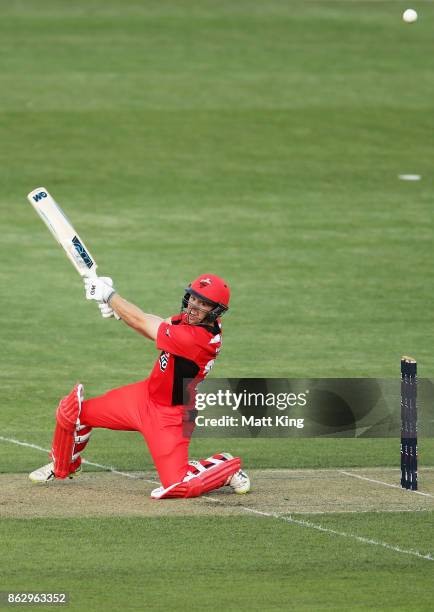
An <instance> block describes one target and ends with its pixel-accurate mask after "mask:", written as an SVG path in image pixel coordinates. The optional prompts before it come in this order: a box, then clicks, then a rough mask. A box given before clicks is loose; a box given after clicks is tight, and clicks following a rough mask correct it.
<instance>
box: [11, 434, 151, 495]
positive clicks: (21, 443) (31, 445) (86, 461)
mask: <svg viewBox="0 0 434 612" xmlns="http://www.w3.org/2000/svg"><path fill="white" fill-rule="evenodd" d="M0 440H3V442H11V443H12V444H18V445H19V446H26V447H28V448H35V449H36V450H40V451H42V452H44V453H47V454H48V453H49V452H50V451H49V450H48V449H47V448H42V446H38V445H37V444H30V443H29V442H21V441H20V440H16V439H15V438H5V437H3V436H0ZM83 463H86V464H87V465H92V466H94V467H99V468H102V469H103V470H106V471H108V472H112V474H118V475H119V476H126V477H127V478H133V479H134V480H142V481H143V482H148V483H149V484H158V482H156V481H155V480H146V479H145V478H142V477H141V476H137V474H129V473H128V472H121V471H120V470H117V469H116V468H114V467H112V466H110V465H102V464H101V463H94V462H93V461H88V459H83Z"/></svg>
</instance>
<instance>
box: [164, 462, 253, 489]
mask: <svg viewBox="0 0 434 612" xmlns="http://www.w3.org/2000/svg"><path fill="white" fill-rule="evenodd" d="M239 469H241V459H240V458H239V457H233V458H232V459H228V460H227V461H222V462H221V463H217V464H213V465H211V466H210V467H208V468H207V469H206V470H204V471H203V472H199V473H198V474H195V475H194V476H193V477H191V476H187V477H186V478H184V480H183V481H182V482H178V483H177V484H175V485H172V486H171V487H167V489H165V490H164V492H163V493H162V494H161V495H159V496H158V499H166V498H170V497H184V498H185V497H198V496H199V495H203V494H204V493H208V492H209V491H214V490H215V489H220V487H223V486H224V485H225V484H226V483H227V481H228V478H230V477H231V476H233V475H234V474H235V473H236V472H238V470H239Z"/></svg>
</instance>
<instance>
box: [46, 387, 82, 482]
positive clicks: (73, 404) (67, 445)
mask: <svg viewBox="0 0 434 612" xmlns="http://www.w3.org/2000/svg"><path fill="white" fill-rule="evenodd" d="M78 387H79V385H76V386H75V387H74V389H73V390H72V391H71V393H70V394H69V395H67V396H66V397H64V398H63V399H61V400H60V403H59V406H58V408H57V411H56V429H55V430H54V436H53V445H52V449H51V457H52V459H53V461H54V475H55V477H56V478H67V476H68V475H69V474H70V472H71V469H70V466H71V462H72V455H73V451H74V445H75V430H76V427H77V423H78V417H79V415H80V401H79V398H78V395H79V392H80V389H79V388H78Z"/></svg>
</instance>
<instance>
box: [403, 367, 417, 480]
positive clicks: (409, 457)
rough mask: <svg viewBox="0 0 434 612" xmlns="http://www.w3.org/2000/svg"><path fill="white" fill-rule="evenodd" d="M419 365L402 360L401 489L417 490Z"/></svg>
mask: <svg viewBox="0 0 434 612" xmlns="http://www.w3.org/2000/svg"><path fill="white" fill-rule="evenodd" d="M416 396H417V363H416V361H415V360H414V359H412V358H411V357H402V358H401V487H402V488H403V489H411V490H412V491H416V490H417V406H416Z"/></svg>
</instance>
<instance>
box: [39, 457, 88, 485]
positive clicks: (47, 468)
mask: <svg viewBox="0 0 434 612" xmlns="http://www.w3.org/2000/svg"><path fill="white" fill-rule="evenodd" d="M80 472H81V466H80V467H79V468H77V470H75V472H72V473H71V474H70V475H69V476H68V478H75V477H76V476H78V475H79V474H80ZM29 478H30V480H31V481H32V482H35V483H37V484H39V483H45V482H51V481H52V480H56V477H55V475H54V463H53V462H52V461H51V463H47V465H43V466H42V467H40V468H38V469H37V470H35V471H34V472H31V474H29Z"/></svg>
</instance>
